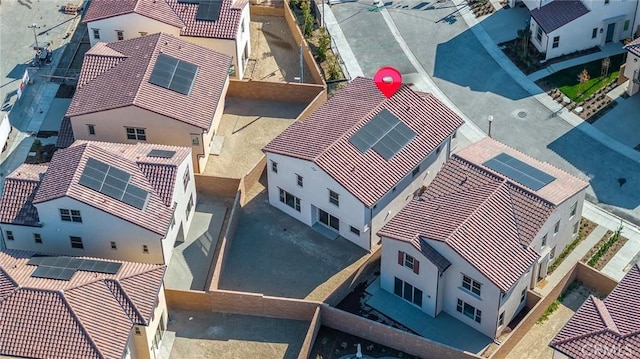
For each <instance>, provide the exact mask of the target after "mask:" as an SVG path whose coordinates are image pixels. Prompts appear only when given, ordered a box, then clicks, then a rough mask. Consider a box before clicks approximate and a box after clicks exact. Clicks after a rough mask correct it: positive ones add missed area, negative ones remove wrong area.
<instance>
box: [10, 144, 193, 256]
mask: <svg viewBox="0 0 640 359" xmlns="http://www.w3.org/2000/svg"><path fill="white" fill-rule="evenodd" d="M190 158H191V156H190V149H189V148H186V147H172V146H161V145H152V144H146V143H138V144H131V145H130V144H118V143H106V142H90V141H76V142H75V143H74V144H73V145H72V146H71V147H69V148H66V149H62V150H58V151H57V152H56V153H55V154H54V155H53V158H52V159H51V162H50V163H48V164H44V165H30V164H23V165H21V166H20V167H18V168H17V169H16V170H15V171H13V172H12V173H11V174H9V175H8V176H7V178H6V180H5V185H4V189H3V192H2V197H1V198H0V229H1V231H2V238H1V239H2V241H3V243H4V248H7V249H19V250H28V251H34V252H38V253H57V254H62V255H68V256H92V257H99V258H111V259H118V260H126V261H134V262H142V263H157V264H163V263H169V260H170V259H171V254H172V252H173V247H174V243H175V242H176V240H180V239H183V238H185V235H186V233H187V232H188V230H189V227H190V225H191V221H192V219H193V213H194V205H195V203H196V200H197V198H196V190H195V183H194V182H195V181H194V179H193V170H192V166H191V160H190Z"/></svg>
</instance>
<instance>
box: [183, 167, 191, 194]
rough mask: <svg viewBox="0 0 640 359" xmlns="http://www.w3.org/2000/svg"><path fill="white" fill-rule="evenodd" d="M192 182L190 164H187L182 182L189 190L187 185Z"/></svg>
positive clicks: (185, 188)
mask: <svg viewBox="0 0 640 359" xmlns="http://www.w3.org/2000/svg"><path fill="white" fill-rule="evenodd" d="M189 182H191V173H189V165H187V169H186V170H185V171H184V175H182V184H183V185H184V190H185V191H186V190H187V186H188V185H189Z"/></svg>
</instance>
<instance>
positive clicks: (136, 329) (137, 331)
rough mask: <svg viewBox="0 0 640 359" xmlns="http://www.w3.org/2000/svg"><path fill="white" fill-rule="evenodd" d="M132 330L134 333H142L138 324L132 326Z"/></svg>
mask: <svg viewBox="0 0 640 359" xmlns="http://www.w3.org/2000/svg"><path fill="white" fill-rule="evenodd" d="M133 331H134V332H135V333H136V335H142V333H140V328H138V326H135V327H133Z"/></svg>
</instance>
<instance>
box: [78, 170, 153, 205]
mask: <svg viewBox="0 0 640 359" xmlns="http://www.w3.org/2000/svg"><path fill="white" fill-rule="evenodd" d="M130 181H131V175H130V174H128V173H127V172H125V171H123V170H120V169H118V168H115V167H113V166H110V165H108V164H106V163H103V162H100V161H98V160H95V159H93V158H89V159H88V160H87V164H86V166H85V168H84V171H83V172H82V176H80V181H79V183H80V184H81V185H83V186H86V187H89V188H91V189H93V190H95V191H98V192H100V193H102V194H105V195H107V196H109V197H112V198H115V199H117V200H119V201H122V202H124V203H126V204H128V205H131V206H134V207H136V208H138V209H144V206H145V204H146V202H147V198H148V197H149V192H147V191H145V190H144V189H142V188H140V187H137V186H135V185H132V184H131V183H130Z"/></svg>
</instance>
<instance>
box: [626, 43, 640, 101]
mask: <svg viewBox="0 0 640 359" xmlns="http://www.w3.org/2000/svg"><path fill="white" fill-rule="evenodd" d="M624 49H625V50H627V62H626V63H625V66H624V76H625V77H626V78H628V79H629V85H628V87H627V94H629V96H633V95H635V94H636V93H637V92H638V90H639V89H640V37H639V38H637V39H635V40H633V41H631V42H630V43H628V44H627V45H625V47H624Z"/></svg>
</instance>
